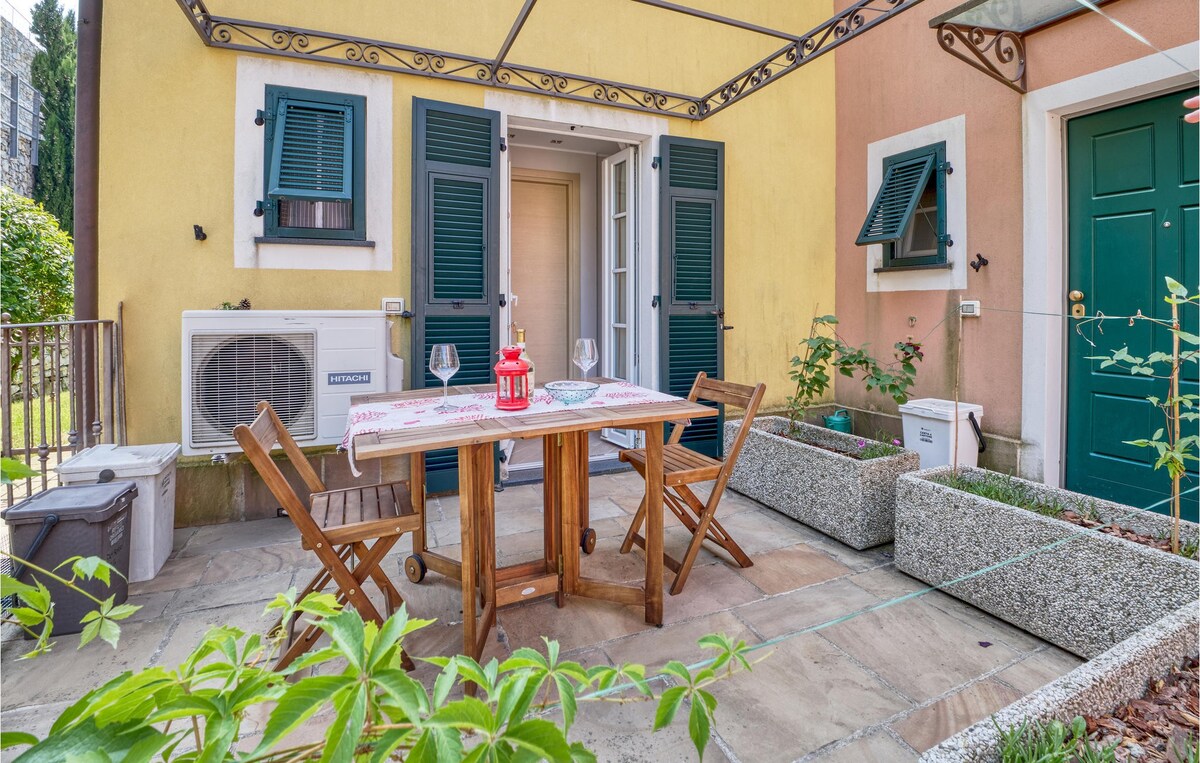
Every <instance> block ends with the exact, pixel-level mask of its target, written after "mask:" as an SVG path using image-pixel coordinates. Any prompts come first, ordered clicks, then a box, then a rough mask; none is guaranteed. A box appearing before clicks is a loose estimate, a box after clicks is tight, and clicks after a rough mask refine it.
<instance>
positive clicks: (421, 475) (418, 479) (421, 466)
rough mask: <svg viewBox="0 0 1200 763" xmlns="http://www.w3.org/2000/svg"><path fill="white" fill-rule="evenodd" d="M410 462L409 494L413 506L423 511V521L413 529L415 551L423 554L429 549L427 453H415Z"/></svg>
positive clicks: (409, 459) (409, 458)
mask: <svg viewBox="0 0 1200 763" xmlns="http://www.w3.org/2000/svg"><path fill="white" fill-rule="evenodd" d="M408 464H409V478H408V480H409V484H408V489H409V494H410V495H411V496H412V501H413V506H414V507H415V508H416V509H417V510H418V511H419V512H420V513H421V523H420V524H419V525H417V529H416V530H413V553H414V554H423V553H425V552H426V551H428V550H429V549H428V548H426V546H425V454H424V453H413V454H412V455H410V456H409V457H408Z"/></svg>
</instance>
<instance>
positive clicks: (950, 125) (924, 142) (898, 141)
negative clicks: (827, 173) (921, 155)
mask: <svg viewBox="0 0 1200 763" xmlns="http://www.w3.org/2000/svg"><path fill="white" fill-rule="evenodd" d="M941 141H946V161H947V162H949V163H950V166H951V167H953V168H954V172H952V173H950V174H949V175H947V176H946V232H947V233H949V234H950V238H951V240H953V241H954V245H953V246H950V247H947V248H946V262H947V263H949V265H950V267H949V268H948V269H946V270H897V271H893V272H885V273H876V272H875V269H876V268H878V267H882V266H883V244H870V245H868V246H867V256H866V258H865V259H866V267H867V291H868V292H878V291H935V290H936V291H942V290H946V289H965V288H967V263H966V252H967V117H966V115H965V114H959V115H958V116H956V117H951V118H949V119H945V120H942V121H941V122H934V123H933V124H929V125H925V126H924V127H918V128H917V129H915V130H910V131H908V132H905V133H900V134H899V135H892V136H891V137H888V138H884V139H883V140H877V141H875V142H874V143H868V144H867V205H866V206H865V207H863V210H864V212H863V214H864V215H865V214H866V210H868V209H870V208H871V204H872V203H873V202H874V201H875V194H876V193H878V192H879V186H880V184H881V183H883V160H884V159H885V158H887V157H889V156H893V155H895V154H899V153H901V152H903V151H911V150H913V149H915V148H921V147H922V146H928V145H931V144H933V143H940V142H941Z"/></svg>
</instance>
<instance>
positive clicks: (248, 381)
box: [191, 332, 316, 446]
mask: <svg viewBox="0 0 1200 763" xmlns="http://www.w3.org/2000/svg"><path fill="white" fill-rule="evenodd" d="M191 342H192V347H191V349H192V400H191V406H192V436H191V439H192V444H193V445H194V446H217V445H224V444H233V443H234V439H233V428H234V427H235V426H237V425H238V424H249V423H250V422H251V421H253V420H254V417H255V416H256V415H257V411H256V410H255V406H256V405H257V404H258V402H259V401H260V400H267V401H269V402H270V403H271V405H272V407H274V408H275V411H276V412H277V413H278V414H279V418H280V420H282V421H283V424H284V426H286V427H287V428H288V431H289V432H291V433H292V436H293V437H295V438H296V439H297V440H303V439H305V438H312V437H315V436H316V406H315V400H314V397H315V396H314V389H313V367H314V365H315V359H316V335H315V334H314V333H312V332H304V333H283V334H193V335H192V338H191Z"/></svg>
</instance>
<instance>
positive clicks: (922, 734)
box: [892, 678, 1023, 752]
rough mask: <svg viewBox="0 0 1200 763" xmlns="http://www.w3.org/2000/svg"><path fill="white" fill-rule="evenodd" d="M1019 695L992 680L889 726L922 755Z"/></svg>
mask: <svg viewBox="0 0 1200 763" xmlns="http://www.w3.org/2000/svg"><path fill="white" fill-rule="evenodd" d="M1022 696H1023V695H1022V693H1021V692H1018V691H1016V690H1015V689H1013V688H1012V687H1010V686H1006V685H1005V684H1002V683H1000V682H999V681H996V680H993V679H990V678H989V679H984V680H983V681H979V682H978V683H974V684H971V685H970V686H968V687H967V688H965V689H963V690H962V691H959V692H956V693H954V694H951V695H950V696H949V697H946V698H944V699H941V700H938V701H937V702H934V703H933V704H932V705H929V706H928V707H923V708H921V709H920V710H917V711H916V712H914V713H912V714H911V715H909V716H908V717H907V718H905V719H904V720H902V721H899V722H897V723H895V724H893V726H892V728H894V729H895V730H896V731H897V732H898V733H899V734H900V736H902V737H904V741H906V742H908V743H909V744H910V745H912V747H913V749H915V750H917V751H918V752H925V751H926V750H928V749H929V748H930V747H933V746H934V745H936V744H937V743H938V742H940V741H942V740H943V739H945V738H946V737H948V736H950V735H951V734H953V733H954V732H956V731H958V730H959V729H964V728H966V727H967V726H970V725H971V724H972V723H975V722H976V721H979V720H982V719H984V718H986V717H988V716H989V715H991V714H992V713H994V712H996V711H997V710H999V709H1000V708H1002V707H1005V706H1006V705H1009V704H1011V703H1012V702H1014V701H1016V700H1018V699H1020V698H1021V697H1022Z"/></svg>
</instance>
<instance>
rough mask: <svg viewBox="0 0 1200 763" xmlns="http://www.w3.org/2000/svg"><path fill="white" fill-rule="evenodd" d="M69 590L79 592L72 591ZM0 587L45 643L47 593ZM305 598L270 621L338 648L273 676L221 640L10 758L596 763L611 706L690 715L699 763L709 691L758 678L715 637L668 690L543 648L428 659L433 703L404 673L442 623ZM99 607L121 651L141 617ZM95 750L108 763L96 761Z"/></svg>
mask: <svg viewBox="0 0 1200 763" xmlns="http://www.w3.org/2000/svg"><path fill="white" fill-rule="evenodd" d="M104 567H107V565H104V564H103V562H100V560H99V559H95V558H92V559H82V560H79V559H77V560H73V561H72V568H73V569H74V570H75V571H76V573H77V574H78V576H79V577H83V578H86V577H89V576H91V575H95V576H97V577H100V570H101V569H102V568H104ZM39 572H40V573H46V574H52V573H47V571H45V570H39ZM58 579H59V580H60V582H64V583H66V584H67V585H68V587H70V588H72V589H74V590H77V591H78V590H79V589H78V587H77V586H74V585H73V583H74V578H72V580H70V581H63V580H62V579H61V578H58ZM0 580H2V582H3V588H4V590H3V593H4V594H5V595H15V596H17V597H18V598H19V599H20V600H21V602H22V605H23V607H22V608H23V609H24V610H26V611H25V612H24V613H22V614H21V615H16V616H17V617H18V619H19V621H20V623H21V624H22V626H23V627H29V626H27V625H26V623H27V622H28V623H30V624H31V625H33V626H36V625H37V624H41V625H42V626H43V631H42V634H41V636H42V637H43V638H47V637H48V635H49V631H50V627H51V625H52V623H51V622H50V620H51V618H52V615H53V604H52V603H51V602H50V601H49V594H48V592H47V591H46V589H45V587H44V586H42V585H41V584H40V583H38V584H36V585H33V586H30V585H27V584H23V583H18V582H17V581H14V580H13V579H12V578H10V577H8V576H0ZM295 595H296V594H295V591H294V590H292V591H289V592H288V593H286V594H280V595H279V596H278V597H277V598H276V600H275V601H274V602H272V603H271V604H270V605H268V607H267V611H268V612H274V613H277V614H278V615H280V616H281V617H282V618H283V620H282V621H283V622H287V621H288V620H289V619H290V618H291V616H292V615H293V614H295V615H298V616H300V617H306V616H307V617H312V618H319V619H318V620H317V624H318V627H319V628H320V629H321V630H323V631H324V632H325V634H326V635H327V636H328V637H329V646H327V647H325V648H322V649H318V650H316V651H313V652H309V653H308V654H306V655H304V656H302V657H300V658H299V659H298V660H296V661H295V662H293V663H292V664H291V665H289V666H288V667H287V668H285V669H283V670H279V671H276V670H274V669H272V668H271V667H269V666H270V665H272V664H273V662H274V660H275V658H276V656H277V655H278V653H279V650H280V648H281V647H282V646H283V642H284V638H285V636H284V634H283V633H282V632H277V633H276V634H273V635H271V636H268V637H266V638H264V637H263V636H261V635H259V634H254V633H250V634H248V633H246V632H244V631H242V630H240V629H238V628H235V627H232V626H222V627H217V628H213V629H212V630H210V631H209V632H208V633H207V634H206V635H205V636H204V637H203V639H202V640H201V641H200V644H199V645H198V646H197V647H196V649H195V650H193V651H192V653H191V654H190V655H188V657H187V658H186V659H185V660H184V661H183V663H182V664H181V665H179V666H178V667H176V668H167V667H153V668H147V669H144V670H141V671H138V672H126V673H122V674H121V675H119V676H117V677H116V678H114V679H112V680H111V681H109V682H108V683H106V684H104V685H103V686H100V687H98V688H96V689H93V690H92V691H90V692H88V693H87V694H85V695H84V696H83V697H82V698H81V699H80V700H78V701H77V702H75V703H74V704H72V705H71V706H70V707H68V708H67V709H66V710H65V711H63V713H62V715H60V716H59V717H58V719H57V720H56V721H55V722H54V724H53V726H52V727H51V729H50V732H49V734H48V735H47V736H46V738H44V739H38V738H37V737H35V736H33V735H31V734H26V733H23V732H11V731H5V732H3V733H0V747H3V748H9V747H17V746H25V745H28V746H29V747H28V749H26V750H24V751H23V752H22V754H21V756H20V757H19V758H18V759H17V760H18V761H20V763H42V762H43V761H45V762H47V763H49V762H50V761H55V762H56V763H57V761H62V760H72V759H79V760H92V759H96V760H101V759H102V760H124V761H151V760H162V761H189V763H190V762H191V761H214V762H215V761H233V760H236V761H241V762H243V763H282V762H283V761H288V762H289V763H300V762H301V761H317V760H319V761H322V763H325V762H326V761H329V762H330V763H335V762H336V763H350V761H371V762H372V763H376V762H379V761H387V760H404V761H409V762H410V763H419V762H420V763H435V762H436V763H445V762H452V763H458V761H472V762H474V761H511V763H522V762H532V761H538V760H548V761H554V762H555V763H558V762H560V761H561V763H584V762H586V761H595V760H596V757H595V755H594V754H593V753H592V752H590V751H589V750H587V748H586V747H585V746H584V745H583V744H582V743H581V742H578V741H575V742H572V741H570V740H569V735H570V730H571V726H572V725H573V724H574V722H575V719H576V716H577V713H578V710H579V706H580V705H581V704H582V703H587V702H594V701H601V700H605V701H619V702H628V701H657V703H658V705H657V709H656V712H655V717H654V725H653V729H654V730H655V731H657V730H659V729H661V728H664V727H666V726H668V725H670V724H671V723H672V722H673V721H674V720H675V718H676V717H677V716H681V715H686V717H687V725H688V732H689V735H690V737H691V739H692V742H693V744H694V745H695V747H696V751H697V753H698V755H699V756H700V758H701V760H703V756H704V750H705V748H706V746H707V744H708V738H709V732H710V729H711V727H712V723H713V718H714V713H715V711H716V709H717V700H716V698H715V697H714V696H713V695H712V694H711V693H710V692H709V691H708V689H709V687H710V686H711V685H712V684H713V683H715V682H716V681H719V680H721V679H723V678H726V677H728V676H730V675H733V674H735V673H736V672H740V671H741V670H749V669H750V667H751V663H750V662H749V660H748V659H747V657H746V654H747V651H748V648H747V646H746V643H745V642H744V641H734V640H733V639H730V638H728V637H726V636H723V635H709V636H705V637H704V638H702V639H700V642H699V643H700V645H701V646H703V647H705V648H706V649H710V650H712V651H713V652H714V656H713V657H712V658H711V659H710V660H707V661H706V662H705V663H704V664H703V665H702V666H700V667H698V668H689V667H688V666H685V665H683V664H682V663H680V662H677V661H672V662H670V663H668V664H667V665H666V667H665V668H664V669H663V674H662V675H663V677H668V678H669V679H670V681H672V682H673V684H674V685H671V686H667V685H664V684H663V681H662V679H661V678H647V677H646V674H645V668H644V667H642V666H641V665H632V664H626V665H621V666H619V667H610V666H607V665H601V666H596V667H592V668H589V669H585V668H583V667H582V666H581V665H580V664H579V663H577V662H572V661H567V660H560V659H559V654H558V652H559V648H558V643H557V642H555V641H550V640H546V639H543V640H544V641H545V651H544V653H543V652H541V651H537V650H534V649H528V648H522V649H517V650H516V651H515V652H514V653H513V655H512V656H511V657H509V658H508V659H506V660H505V661H503V662H499V661H497V660H495V659H493V660H491V661H489V662H488V663H487V664H485V665H481V664H479V663H478V662H476V661H475V660H473V659H471V658H469V657H465V656H461V655H459V656H455V657H434V658H426V659H423V660H420V661H422V662H425V663H428V664H432V665H434V666H436V667H437V668H438V669H439V673H438V675H437V677H436V679H435V680H434V681H433V687H432V691H430V690H428V689H427V688H426V687H425V686H424V685H423V684H422V683H420V682H419V681H417V680H416V679H414V678H413V677H411V676H410V675H409V674H408V673H407V672H406V671H405V670H404V669H403V668H402V666H401V654H402V650H403V648H404V639H405V637H407V636H408V635H409V634H411V633H413V632H414V631H417V630H419V629H421V628H424V627H426V626H427V625H429V624H430V623H432V622H433V621H432V620H418V619H414V618H409V617H408V614H407V611H406V609H405V608H404V607H401V608H400V610H399V611H398V612H396V613H395V614H394V615H393V616H392V617H390V618H388V620H387V621H386V622H385V623H384V624H383V625H382V626H377V625H376V624H375V623H373V622H364V621H363V619H362V618H361V617H360V616H359V614H358V613H357V612H355V611H353V610H342V609H341V608H340V606H339V604H338V602H337V599H336V598H335V597H333V596H332V595H330V594H324V593H317V594H310V595H309V596H307V597H305V598H304V599H303V600H301V601H299V602H297V601H296V600H295ZM93 600H94V601H97V603H98V604H100V605H101V606H100V610H99V611H98V612H94V613H91V615H90V616H91V617H92V619H91V621H90V622H93V623H94V622H97V621H100V622H106V623H109V624H110V625H108V626H103V625H97V626H96V633H97V634H98V635H99V636H100V637H101V638H103V639H104V640H106V641H109V642H110V643H112V644H114V646H115V645H116V642H117V639H118V638H119V635H120V626H119V625H118V624H117V623H116V620H120V619H124V618H125V617H128V615H129V614H132V612H125V611H123V610H122V611H119V612H115V610H116V609H117V608H113V607H112V606H111V600H110V601H109V602H107V604H108V605H109V606H108V607H107V613H106V612H105V609H106V607H105V606H104V605H105V602H99V601H98V600H96V599H93ZM119 606H120V607H128V606H129V605H119ZM114 612H115V614H114ZM14 613H15V610H14ZM84 619H85V621H88V617H85V618H84ZM86 635H87V634H86V631H85V636H86ZM39 643H40V642H39ZM49 646H50V645H49V644H47V645H46V646H45V648H44V649H41V650H37V649H35V651H34V652H33V653H31V655H30V656H33V655H36V654H37V653H40V652H41V651H45V650H46V649H49ZM456 686H458V687H460V688H461V689H463V696H461V698H459V697H457V696H455V695H454V689H455V687H456ZM659 686H661V687H662V690H661V693H659V694H657V695H656V694H655V690H656V687H659ZM475 695H478V696H475ZM685 706H686V707H687V710H686V712H685V713H682V714H681V713H680V710H681V708H684V707H685ZM321 713H324V714H325V715H324V716H323V717H324V718H325V720H324V722H325V723H326V729H325V732H324V734H323V735H322V736H321V738H320V739H315V740H309V741H304V742H300V743H298V742H297V739H296V738H295V737H294V736H293V733H294V732H296V731H298V730H300V729H302V728H303V727H305V725H306V724H307V723H309V722H310V721H312V720H313V719H314V717H316V716H317V715H318V714H321ZM250 717H255V718H262V717H266V724H265V726H264V727H263V729H262V732H261V735H260V736H259V737H258V738H257V739H256V740H254V741H247V740H241V739H240V738H241V737H242V735H243V731H242V727H243V723H244V722H245V721H246V719H247V718H250ZM552 718H553V720H552ZM98 750H103V751H104V757H102V758H94V757H92V756H93V755H94V752H95V751H98Z"/></svg>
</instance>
